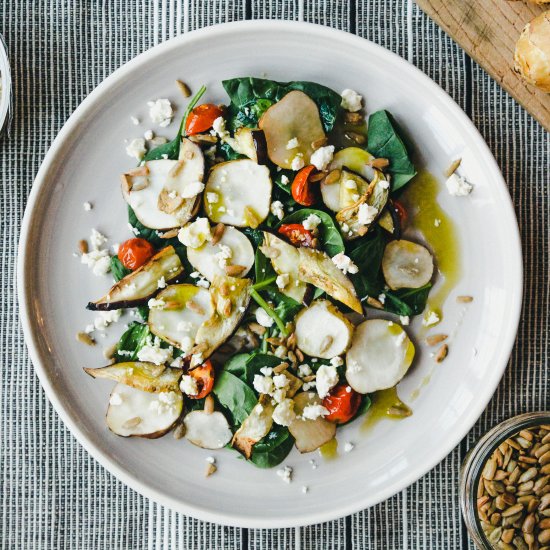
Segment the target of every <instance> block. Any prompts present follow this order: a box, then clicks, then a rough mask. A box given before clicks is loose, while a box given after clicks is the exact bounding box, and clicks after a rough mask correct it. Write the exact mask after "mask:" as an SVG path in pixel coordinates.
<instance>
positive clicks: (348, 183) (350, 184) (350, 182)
mask: <svg viewBox="0 0 550 550" xmlns="http://www.w3.org/2000/svg"><path fill="white" fill-rule="evenodd" d="M344 187H345V188H346V189H357V183H356V182H355V180H346V181H345V182H344Z"/></svg>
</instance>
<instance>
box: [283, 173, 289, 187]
mask: <svg viewBox="0 0 550 550" xmlns="http://www.w3.org/2000/svg"><path fill="white" fill-rule="evenodd" d="M281 183H282V184H283V185H288V184H289V183H290V180H289V179H288V178H287V177H286V176H285V175H284V174H283V175H282V176H281Z"/></svg>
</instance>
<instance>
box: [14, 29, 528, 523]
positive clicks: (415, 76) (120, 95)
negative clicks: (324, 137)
mask: <svg viewBox="0 0 550 550" xmlns="http://www.w3.org/2000/svg"><path fill="white" fill-rule="evenodd" d="M245 75H254V76H266V75H267V76H268V77H269V78H273V79H276V80H292V79H299V80H312V81H316V82H320V83H323V84H325V85H328V86H330V87H332V88H333V89H335V90H338V91H340V90H342V89H343V88H347V87H349V88H353V89H355V90H359V91H360V92H361V93H362V94H363V95H364V96H365V97H366V107H367V110H368V111H371V112H372V111H373V110H375V109H378V108H387V109H389V110H390V111H391V112H392V113H393V114H394V115H395V116H396V117H397V118H398V119H399V121H400V123H401V124H402V126H403V127H404V128H405V131H406V132H407V134H408V135H409V136H411V137H412V138H413V141H414V144H415V147H416V150H417V151H418V152H419V156H420V158H421V162H422V164H423V165H424V166H425V167H426V168H427V169H428V170H430V171H431V172H432V173H434V174H441V173H442V172H443V171H444V169H445V168H446V167H447V166H448V164H449V162H450V160H451V159H454V158H456V157H462V159H463V163H462V168H463V172H464V173H465V174H466V175H467V177H468V179H469V180H471V181H472V182H474V183H475V191H474V192H473V194H472V195H471V196H470V197H468V198H462V199H458V198H455V197H451V196H449V195H448V194H447V193H446V192H445V191H442V193H441V194H440V202H441V204H442V205H443V207H444V208H445V210H446V211H447V212H448V213H449V215H450V216H451V217H452V218H453V219H454V220H455V221H456V222H457V223H458V224H459V227H460V240H461V244H462V255H463V259H462V261H463V266H464V275H463V277H462V279H461V281H460V283H459V284H458V286H457V288H456V289H455V291H454V292H453V294H452V298H451V299H449V300H448V304H447V305H446V307H445V314H446V315H445V321H444V323H442V326H441V330H442V331H445V332H451V331H452V330H453V327H454V326H455V324H456V323H458V322H459V317H460V315H461V313H460V308H459V307H458V306H456V305H455V304H454V296H456V294H471V295H474V296H475V301H474V302H473V304H471V307H470V308H469V309H468V311H467V313H466V317H465V318H464V321H463V322H462V324H461V326H460V329H459V330H458V331H457V332H456V335H455V337H454V341H453V343H452V346H451V353H450V355H449V357H448V359H447V360H446V361H445V362H444V363H443V364H442V365H440V366H439V367H438V368H437V369H436V370H435V371H434V372H433V375H432V377H431V380H430V382H429V384H427V386H426V387H424V388H422V390H421V392H420V395H419V397H418V399H416V400H415V401H414V403H413V408H414V415H413V416H412V417H410V418H408V419H406V420H404V421H401V422H391V421H384V422H381V423H380V424H378V425H377V426H376V427H375V428H374V429H373V430H372V431H370V432H368V433H366V434H362V433H360V430H359V426H360V424H361V422H356V423H354V424H352V425H350V426H348V427H345V428H344V429H341V430H339V432H338V434H339V435H338V439H339V441H340V443H341V445H340V447H341V448H342V447H343V443H344V442H346V441H353V442H354V443H355V449H354V450H353V451H352V452H351V453H347V454H344V453H341V454H342V456H340V457H339V458H338V459H337V460H333V461H326V462H325V461H323V459H322V458H319V457H318V455H317V454H316V453H314V454H313V455H302V456H300V455H299V454H298V453H297V452H296V451H293V452H292V454H291V455H290V456H289V457H288V458H287V460H285V462H284V463H285V464H288V465H290V466H292V467H293V468H294V482H293V483H291V484H289V485H287V484H285V483H283V482H282V481H281V479H280V478H279V477H278V476H277V475H276V472H275V470H260V469H257V468H255V467H253V466H252V465H250V464H247V463H245V462H244V461H243V460H239V459H237V457H236V456H235V454H234V453H232V452H230V451H226V450H224V451H223V452H217V453H215V454H216V457H217V459H218V463H219V470H218V472H217V473H216V475H214V476H212V477H210V478H208V479H205V478H204V468H205V462H204V459H205V457H206V456H207V455H208V454H209V453H208V452H206V451H203V450H201V449H198V448H197V447H193V446H192V445H190V444H188V443H187V442H185V441H175V440H174V439H173V438H172V437H171V436H167V437H165V438H162V439H159V440H156V441H149V440H140V439H124V438H120V437H117V436H115V435H113V434H111V433H110V432H109V431H108V429H107V428H106V426H105V421H104V413H103V411H105V410H106V407H107V400H108V394H109V390H110V387H111V384H110V383H108V382H106V381H94V380H92V379H91V378H90V377H88V376H87V375H85V374H84V373H83V372H82V367H84V366H88V367H95V366H100V365H102V363H103V362H104V360H103V358H102V355H101V350H100V349H99V348H100V347H101V346H96V348H88V347H86V346H83V345H82V344H80V343H78V342H76V341H75V332H76V331H77V330H81V329H82V328H83V327H84V326H86V325H87V324H88V323H89V322H90V320H91V319H92V318H93V313H92V312H87V311H86V310H85V309H84V306H85V304H86V303H87V302H88V300H89V299H90V298H93V297H99V296H101V295H102V294H103V292H104V290H105V289H106V288H107V287H108V286H109V284H110V282H109V281H110V279H109V278H108V277H107V278H104V279H100V278H97V277H94V276H93V275H92V274H91V272H90V271H89V270H88V268H87V267H85V266H83V265H81V264H80V262H79V260H78V259H77V258H74V257H73V255H72V254H73V252H74V251H75V249H76V245H77V241H78V240H79V239H80V238H83V237H87V236H88V235H89V233H90V228H91V227H97V228H98V229H100V230H101V231H102V232H104V233H105V234H107V235H108V236H109V237H110V239H111V242H120V241H122V240H124V239H126V238H129V237H130V234H129V232H128V230H127V227H126V207H125V204H124V202H123V200H122V197H121V194H120V190H119V179H118V174H119V173H121V172H122V171H124V170H126V169H127V168H128V167H129V166H132V164H133V161H132V160H130V159H129V158H128V157H127V156H126V154H125V152H124V139H126V138H130V137H138V136H140V135H141V134H142V133H143V131H144V130H145V129H147V128H149V127H150V125H149V124H148V123H147V122H145V123H144V124H142V125H141V126H139V127H137V126H134V125H133V124H132V123H131V121H130V116H131V115H137V116H138V117H139V118H140V119H142V120H146V119H147V107H146V101H147V100H149V99H155V98H158V97H169V98H170V99H171V100H172V101H173V102H174V103H176V104H177V105H179V110H178V113H177V114H178V115H181V114H182V111H183V108H182V107H183V101H182V98H181V97H180V95H179V93H178V91H177V89H176V87H175V85H174V79H175V78H181V79H183V80H185V81H186V82H187V83H189V84H190V85H191V87H192V89H193V90H197V89H198V87H199V86H200V85H201V84H203V83H204V84H206V85H207V86H208V94H207V96H206V97H205V99H208V100H210V101H224V100H225V99H226V96H225V94H224V93H223V90H222V87H221V84H220V81H221V80H222V79H224V78H230V77H234V76H245ZM176 126H177V123H174V124H172V126H171V127H170V128H169V129H168V130H166V131H165V132H164V134H165V135H166V134H168V131H169V132H170V133H169V134H168V135H170V137H172V135H174V134H175V133H176ZM84 201H91V202H92V203H93V204H94V209H93V211H92V212H90V213H87V212H84V210H83V206H82V204H83V202H84ZM521 288H522V272H521V255H520V243H519V238H518V230H517V223H516V219H515V217H514V213H513V209H512V206H511V203H510V198H509V196H508V192H507V189H506V185H505V183H504V181H503V179H502V176H501V174H500V173H499V170H498V168H497V165H496V163H495V161H494V159H493V157H492V156H491V154H490V152H489V150H488V149H487V146H486V145H485V143H484V141H483V139H482V138H481V136H480V135H479V133H478V132H477V131H476V129H475V128H474V126H473V125H472V123H471V122H470V120H469V119H468V118H467V117H466V115H465V114H464V113H463V112H462V111H461V110H460V109H459V107H458V106H457V105H456V104H455V103H454V102H453V101H452V100H451V99H450V98H449V97H448V96H447V95H446V94H445V93H444V92H443V91H442V90H441V89H440V88H439V87H438V86H436V85H435V84H434V83H433V82H432V81H431V80H430V79H428V78H427V77H426V76H425V75H424V74H422V73H421V72H420V71H418V70H417V69H415V68H414V67H412V66H411V65H409V64H408V63H406V62H405V61H403V60H402V59H400V58H399V57H397V56H395V55H393V54H392V53H390V52H388V51H386V50H384V49H382V48H380V47H379V46H376V45H374V44H371V43H370V42H367V41H366V40H362V39H360V38H357V37H355V36H352V35H350V34H346V33H343V32H340V31H335V30H330V29H327V28H323V27H318V26H313V25H308V24H298V23H283V22H268V21H265V22H245V23H232V24H227V25H222V26H217V27H213V28H207V29H204V30H201V31H197V32H193V33H190V34H188V35H186V36H181V37H179V38H176V39H174V40H171V41H169V42H166V43H164V44H162V45H160V46H157V47H155V48H153V49H152V50H150V51H148V52H146V53H144V54H142V55H140V56H139V57H137V58H136V59H134V60H132V61H131V62H130V63H128V64H126V65H125V66H124V67H122V68H121V69H119V70H118V71H116V72H115V73H114V74H113V75H111V76H110V77H109V78H108V79H107V80H105V82H103V83H102V84H101V85H100V86H98V88H97V89H96V90H95V91H94V92H93V93H91V94H90V95H89V97H87V98H86V100H85V101H84V102H83V103H82V105H81V106H80V107H79V108H78V109H77V110H76V111H75V113H74V114H73V115H72V116H71V118H70V119H69V121H68V122H67V123H66V124H65V126H64V127H63V129H62V131H61V132H60V133H59V135H58V137H57V139H56V140H55V142H54V144H53V145H52V147H51V149H50V151H49V153H48V155H47V157H46V159H45V160H44V163H43V164H42V167H41V168H40V171H39V173H38V176H37V178H36V182H35V184H34V187H33V189H32V193H31V196H30V199H29V204H28V207H27V211H26V214H25V219H24V223H23V230H22V237H21V244H20V256H19V297H20V303H21V312H22V322H23V327H24V331H25V336H26V339H27V343H28V346H29V350H30V353H31V357H32V360H33V363H34V365H35V368H36V371H37V373H38V375H39V377H40V380H41V382H42V385H43V386H44V388H45V390H46V393H47V395H48V397H49V398H50V400H51V401H52V403H53V405H54V406H55V408H56V409H57V411H58V413H59V415H60V416H61V418H62V419H63V420H64V422H65V423H66V424H67V426H68V427H69V429H70V430H71V431H72V433H73V434H74V435H75V436H76V437H77V438H78V440H79V441H80V442H81V443H82V444H83V445H84V447H85V448H86V449H87V450H88V451H89V452H90V453H91V454H92V455H93V456H94V457H95V458H96V459H97V460H98V461H99V462H100V463H101V464H103V465H104V466H105V467H106V468H107V469H108V470H110V471H111V472H113V473H114V474H115V475H116V476H117V477H119V478H120V479H121V480H122V481H124V482H125V483H127V484H128V485H130V486H131V487H133V488H134V489H136V490H137V491H139V492H140V493H143V494H144V495H146V496H148V497H151V498H153V499H155V500H156V501H158V502H160V503H162V504H164V505H166V506H169V507H171V508H173V509H176V510H179V511H180V512H183V513H186V514H190V515H192V516H196V517H198V518H201V519H204V520H209V521H214V522H218V523H224V524H231V525H241V526H250V527H282V526H294V525H303V524H310V523H316V522H321V521H327V520H330V519H333V518H336V517H339V516H343V515H345V514H349V513H352V512H355V511H357V510H360V509H363V508H365V507H368V506H371V505H373V504H375V503H378V502H380V501H382V500H384V499H386V498H388V497H390V496H391V495H393V494H395V493H396V492H398V491H400V490H401V489H403V488H404V487H406V486H407V485H409V484H410V483H412V482H414V481H415V480H417V479H418V478H419V477H421V476H422V475H423V474H425V473H426V472H427V471H428V470H429V469H430V468H432V467H433V466H435V465H436V464H437V463H438V462H439V461H440V460H442V459H443V458H444V457H445V456H446V455H447V454H448V453H449V452H450V451H451V449H452V448H453V447H454V446H455V445H457V444H458V442H459V441H460V440H461V438H462V437H463V436H464V435H465V434H466V432H467V431H468V430H469V429H470V428H471V426H472V425H473V424H474V422H475V421H476V419H477V418H478V417H479V416H480V414H481V412H482V411H483V409H484V408H485V406H486V404H487V402H488V401H489V399H490V397H491V395H492V394H493V392H494V390H495V388H496V386H497V384H498V382H499V380H500V378H501V376H502V373H503V371H504V368H505V366H506V362H507V360H508V357H509V354H510V351H511V348H512V344H513V342H514V336H515V334H516V330H517V323H518V318H519V311H520V301H521ZM120 324H121V323H120ZM121 329H122V327H119V328H118V329H115V330H113V331H111V332H110V333H109V338H107V339H105V340H102V339H100V343H101V344H103V343H104V342H105V344H107V343H108V342H112V341H113V342H114V341H115V339H116V336H117V330H118V331H120V330H121ZM412 332H414V329H412ZM473 348H476V349H477V351H478V353H477V355H474V353H473ZM432 368H433V360H431V359H430V358H429V357H428V354H427V353H424V354H423V355H422V356H421V357H420V360H419V362H418V365H417V367H416V368H415V369H414V370H413V371H412V372H411V373H410V375H409V376H407V378H406V379H405V381H404V382H403V383H402V384H401V386H400V394H401V396H402V398H403V399H404V400H405V401H410V395H411V393H412V392H413V390H414V389H415V388H417V387H419V386H420V385H421V382H422V380H423V379H424V378H425V377H426V374H427V373H428V372H430V371H431V370H432ZM311 458H315V459H316V461H317V462H318V463H319V467H318V468H317V469H312V468H311V466H310V464H309V460H310V459H311ZM302 486H308V487H309V492H308V493H307V494H302Z"/></svg>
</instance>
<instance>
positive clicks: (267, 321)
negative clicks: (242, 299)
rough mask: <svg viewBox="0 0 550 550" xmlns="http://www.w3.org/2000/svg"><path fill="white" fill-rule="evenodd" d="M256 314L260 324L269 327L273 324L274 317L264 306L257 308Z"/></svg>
mask: <svg viewBox="0 0 550 550" xmlns="http://www.w3.org/2000/svg"><path fill="white" fill-rule="evenodd" d="M254 314H255V315H256V321H257V322H258V324H260V325H262V327H266V328H269V327H270V326H272V325H273V319H272V318H271V317H270V316H269V315H268V314H267V313H266V312H265V310H264V309H263V308H261V307H259V308H257V309H256V311H255V312H254Z"/></svg>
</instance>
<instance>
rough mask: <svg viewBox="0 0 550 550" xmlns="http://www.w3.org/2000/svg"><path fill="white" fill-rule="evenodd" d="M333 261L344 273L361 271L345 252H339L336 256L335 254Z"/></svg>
mask: <svg viewBox="0 0 550 550" xmlns="http://www.w3.org/2000/svg"><path fill="white" fill-rule="evenodd" d="M332 262H333V263H334V265H335V266H336V267H337V268H338V269H340V270H341V271H342V272H343V273H344V275H345V274H346V273H357V272H358V271H359V268H358V267H357V266H356V265H355V264H354V263H353V262H352V261H351V258H350V257H349V256H346V255H345V254H344V253H343V252H339V253H338V254H336V256H333V257H332Z"/></svg>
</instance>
